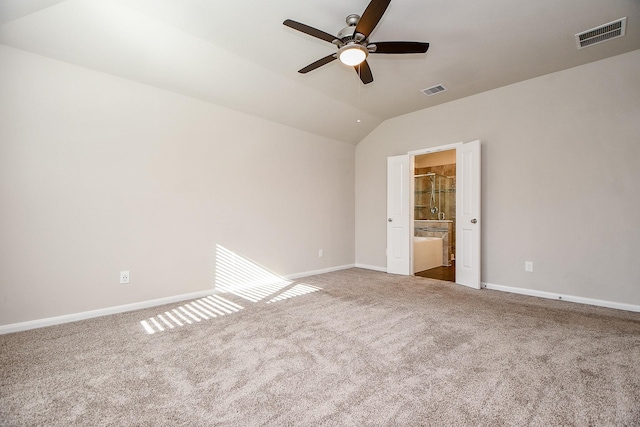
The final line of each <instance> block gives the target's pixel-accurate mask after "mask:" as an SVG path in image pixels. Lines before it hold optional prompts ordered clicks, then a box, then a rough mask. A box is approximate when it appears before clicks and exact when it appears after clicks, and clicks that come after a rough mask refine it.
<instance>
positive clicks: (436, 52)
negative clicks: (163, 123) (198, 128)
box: [0, 0, 640, 144]
mask: <svg viewBox="0 0 640 427" xmlns="http://www.w3.org/2000/svg"><path fill="white" fill-rule="evenodd" d="M367 5H368V0H348V1H345V0H307V1H300V0H273V1H265V0H230V1H225V2H222V1H219V0H65V1H63V0H0V25H1V27H0V43H3V44H6V45H8V46H12V47H15V48H19V49H24V50H26V51H29V52H33V53H37V54H40V55H44V56H47V57H51V58H55V59H58V60H62V61H66V62H69V63H72V64H76V65H79V66H82V67H87V68H91V69H94V70H98V71H101V72H105V73H109V74H112V75H116V76H120V77H123V78H127V79H131V80H135V81H138V82H141V83H145V84H149V85H152V86H156V87H159V88H163V89H167V90H170V91H174V92H178V93H181V94H185V95H188V96H192V97H194V98H198V99H201V100H204V101H208V102H212V103H214V104H218V105H223V106H226V107H230V108H233V109H236V110H239V111H243V112H246V113H249V114H252V115H256V116H259V117H262V118H265V119H268V120H272V121H275V122H278V123H282V124H285V125H288V126H292V127H295V128H298V129H302V130H305V131H309V132H313V133H315V134H319V135H324V136H327V137H330V138H334V139H338V140H342V141H346V142H350V143H354V144H355V143H357V142H359V141H360V140H361V139H362V138H364V137H365V136H366V135H367V134H368V133H369V132H371V131H372V130H373V129H374V128H375V127H376V126H378V125H379V124H380V123H381V122H382V121H384V120H386V119H389V118H391V117H395V116H398V115H402V114H406V113H409V112H412V111H416V110H420V109H423V108H427V107H430V106H434V105H437V104H440V103H443V102H448V101H452V100H454V99H458V98H462V97H465V96H469V95H472V94H475V93H479V92H484V91H487V90H491V89H495V88H497V87H500V86H504V85H508V84H511V83H515V82H518V81H522V80H526V79H530V78H533V77H536V76H540V75H544V74H548V73H551V72H555V71H559V70H562V69H566V68H570V67H574V66H577V65H581V64H585V63H588V62H591V61H596V60H599V59H603V58H606V57H609V56H613V55H618V54H621V53H624V52H629V51H632V50H636V49H640V30H639V26H640V0H607V1H602V0H533V1H517V0H483V1H468V0H465V1H462V0H459V1H453V0H426V1H425V0H393V1H392V2H391V4H390V6H389V8H388V9H387V11H386V13H385V15H384V16H383V18H382V20H381V21H380V23H379V24H378V26H377V27H376V29H374V31H373V32H372V34H371V36H370V40H371V41H391V40H409V41H423V42H429V43H430V44H431V46H430V49H429V51H428V52H427V53H426V54H419V55H371V56H370V58H369V64H370V65H371V69H372V71H373V76H374V79H375V81H374V82H373V83H371V84H369V85H366V86H365V85H362V84H361V83H360V81H359V79H358V77H357V75H356V73H355V72H354V70H353V69H352V68H349V67H346V66H344V65H342V64H340V63H339V62H338V61H334V62H332V63H330V64H328V65H325V66H324V67H321V68H319V69H317V70H314V71H312V72H310V73H308V74H305V75H302V74H299V73H297V70H299V69H300V68H302V67H304V66H306V65H308V64H309V63H311V62H313V61H315V60H317V59H319V58H321V57H324V56H326V55H329V54H331V53H332V52H334V51H335V50H336V48H335V46H333V45H331V44H330V43H327V42H324V41H322V40H318V39H315V38H313V37H310V36H308V35H306V34H303V33H300V32H298V31H295V30H292V29H291V28H288V27H285V26H283V25H282V22H283V21H284V20H285V19H287V18H289V19H293V20H295V21H299V22H302V23H305V24H307V25H310V26H312V27H315V28H318V29H320V30H323V31H325V32H328V33H331V34H337V32H338V31H339V30H340V29H341V28H343V27H344V26H346V24H345V17H346V16H347V15H349V14H351V13H357V14H362V12H363V11H364V9H365V8H366V7H367ZM625 16H626V17H627V28H626V36H625V37H622V38H619V39H615V40H610V41H608V42H605V43H602V44H599V45H594V46H591V47H588V48H585V49H581V50H578V49H577V48H576V43H575V37H574V35H575V34H576V33H578V32H581V31H584V30H588V29H591V28H593V27H596V26H599V25H601V24H605V23H607V22H610V21H613V20H616V19H619V18H622V17H625ZM597 83H598V82H594V84H597ZM436 84H443V85H445V86H446V87H447V88H448V91H447V92H443V93H441V94H438V95H435V96H432V97H427V96H425V95H424V94H422V93H421V92H420V90H421V89H425V88H427V87H431V86H433V85H436ZM358 120H360V122H359V123H358Z"/></svg>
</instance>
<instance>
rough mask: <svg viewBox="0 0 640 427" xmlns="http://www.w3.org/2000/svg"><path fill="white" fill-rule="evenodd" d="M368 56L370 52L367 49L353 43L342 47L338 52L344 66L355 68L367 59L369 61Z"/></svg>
mask: <svg viewBox="0 0 640 427" xmlns="http://www.w3.org/2000/svg"><path fill="white" fill-rule="evenodd" d="M368 54H369V51H368V50H367V48H366V47H364V46H362V45H359V44H356V43H351V44H347V45H345V46H342V47H341V48H340V50H338V59H339V60H340V62H342V63H343V64H346V65H349V66H352V67H353V66H356V65H358V64H361V63H362V62H363V61H364V60H365V59H367V55H368Z"/></svg>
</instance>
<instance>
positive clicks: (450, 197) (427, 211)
mask: <svg viewBox="0 0 640 427" xmlns="http://www.w3.org/2000/svg"><path fill="white" fill-rule="evenodd" d="M413 164H414V170H413V172H414V173H413V190H414V191H413V198H412V200H413V206H412V208H413V219H414V221H413V236H414V239H413V266H414V271H413V273H414V274H415V275H416V276H421V277H427V278H431V279H438V280H445V281H449V282H455V280H456V276H455V273H456V267H455V262H456V261H455V260H456V235H455V233H456V222H455V221H456V150H455V149H453V150H446V151H439V152H435V153H427V154H420V155H416V156H415V157H414V162H413Z"/></svg>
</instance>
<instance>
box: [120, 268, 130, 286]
mask: <svg viewBox="0 0 640 427" xmlns="http://www.w3.org/2000/svg"><path fill="white" fill-rule="evenodd" d="M127 283H129V272H128V271H121V272H120V284H123V285H124V284H127Z"/></svg>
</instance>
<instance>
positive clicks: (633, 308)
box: [482, 282, 640, 312]
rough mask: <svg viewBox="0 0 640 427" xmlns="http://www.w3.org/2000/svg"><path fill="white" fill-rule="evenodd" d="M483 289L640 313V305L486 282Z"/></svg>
mask: <svg viewBox="0 0 640 427" xmlns="http://www.w3.org/2000/svg"><path fill="white" fill-rule="evenodd" d="M482 287H483V288H486V289H492V290H494V291H501V292H510V293H512V294H520V295H528V296H532V297H539V298H547V299H556V300H560V301H569V302H575V303H578V304H588V305H595V306H598V307H607V308H615V309H617V310H626V311H634V312H640V305H633V304H624V303H621V302H613V301H605V300H600V299H595V298H585V297H578V296H575V295H565V294H557V293H553V292H545V291H536V290H534V289H527V288H514V287H511V286H502V285H495V284H493V283H485V282H482Z"/></svg>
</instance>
